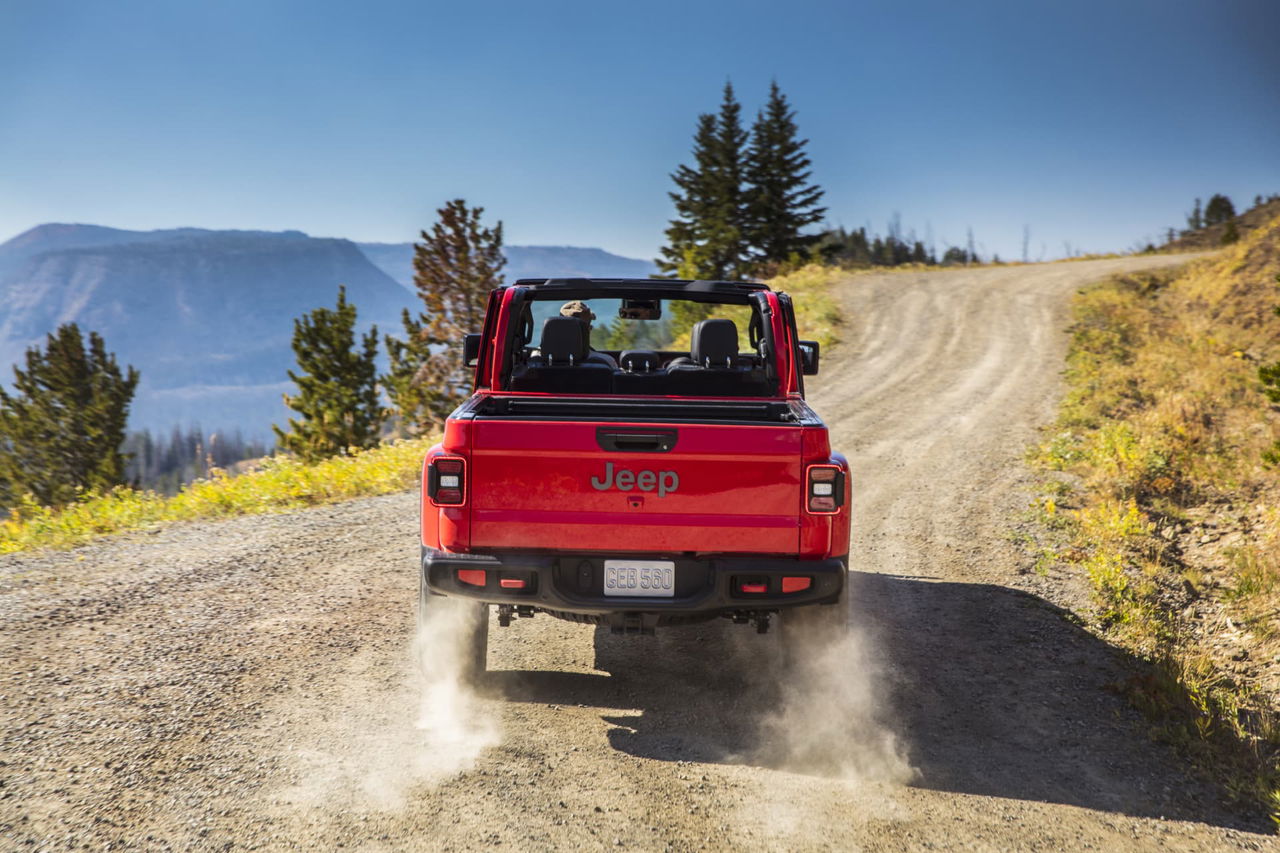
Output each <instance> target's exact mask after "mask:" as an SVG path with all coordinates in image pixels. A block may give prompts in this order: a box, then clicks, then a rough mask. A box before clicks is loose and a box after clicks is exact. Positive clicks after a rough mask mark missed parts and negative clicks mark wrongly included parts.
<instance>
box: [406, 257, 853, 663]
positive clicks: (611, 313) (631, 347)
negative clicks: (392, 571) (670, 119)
mask: <svg viewBox="0 0 1280 853" xmlns="http://www.w3.org/2000/svg"><path fill="white" fill-rule="evenodd" d="M593 321H594V322H593ZM462 357H463V358H464V359H465V362H466V364H467V365H468V366H471V365H474V367H475V380H474V393H473V394H472V395H471V396H470V397H469V398H468V399H467V400H466V401H465V402H464V403H463V404H462V405H461V406H459V407H458V408H457V409H456V410H455V411H454V412H453V413H452V414H451V415H450V416H449V418H448V420H447V422H446V424H445V428H444V436H443V440H442V441H441V442H440V443H439V444H437V445H435V446H434V447H432V448H431V450H430V451H429V452H428V454H427V457H426V459H425V461H424V465H423V470H422V514H421V529H422V561H421V575H420V585H419V612H420V614H421V617H422V618H427V617H428V616H429V615H430V613H431V612H432V609H433V608H441V607H446V606H453V607H465V608H467V609H468V611H469V612H471V613H473V614H474V618H473V619H471V625H472V627H471V628H470V629H468V630H469V634H468V638H467V643H468V648H469V665H470V666H472V667H473V668H475V669H479V670H483V668H484V660H485V655H486V649H487V642H488V641H487V637H488V624H489V614H490V612H491V609H496V615H497V622H498V624H499V625H500V626H503V627H506V626H508V625H510V624H511V622H512V619H513V617H527V616H533V615H534V614H537V613H545V614H549V615H551V616H554V617H558V618H562V619H568V620H572V621H575V622H584V623H590V624H597V625H607V626H609V627H610V628H611V629H612V630H613V631H615V632H619V633H652V632H653V631H654V629H655V628H656V627H658V626H667V625H683V624H690V623H696V622H700V621H704V620H708V619H714V618H720V617H724V618H727V619H730V620H732V621H733V622H735V623H739V624H748V623H749V624H753V625H755V626H756V629H757V630H758V631H759V632H760V633H764V632H766V631H767V630H768V629H769V626H770V621H771V619H773V618H775V617H776V618H777V619H778V620H779V621H780V622H781V624H782V627H783V633H784V634H786V633H787V631H788V629H789V626H790V625H803V624H817V625H819V626H823V627H824V628H830V629H831V630H835V629H836V628H837V627H838V626H839V625H840V624H842V623H843V615H842V614H843V610H844V608H843V607H840V606H839V604H840V602H842V600H843V596H844V590H845V584H846V574H847V563H848V552H849V520H850V495H851V485H850V478H849V475H848V470H849V469H848V463H847V462H846V460H845V458H844V457H843V456H841V455H840V454H838V453H833V452H832V450H831V446H830V443H829V441H828V436H827V429H826V426H825V425H824V424H823V422H822V420H821V419H820V418H819V417H818V416H817V414H815V413H814V411H813V410H812V409H811V408H809V406H808V405H807V404H806V403H805V400H804V376H806V375H812V374H814V373H817V370H818V357H819V348H818V345H817V343H815V342H812V341H801V340H799V338H798V335H797V330H796V321H795V312H794V309H793V306H792V302H791V299H790V297H789V296H788V295H787V294H786V293H783V292H774V291H771V290H770V289H769V288H768V287H767V286H766V285H763V284H757V283H750V282H724V281H675V280H648V279H548V280H542V279H538V280H531V279H522V280H520V281H517V282H515V283H514V284H513V285H510V286H504V287H499V288H497V289H496V290H494V291H493V292H492V293H491V294H490V295H489V300H488V307H487V310H486V313H485V318H484V327H483V330H482V331H481V332H480V333H479V334H473V335H467V336H466V340H465V341H464V342H463V356H462ZM450 599H454V600H455V602H457V601H460V602H462V603H461V604H458V603H450V601H449V600H450Z"/></svg>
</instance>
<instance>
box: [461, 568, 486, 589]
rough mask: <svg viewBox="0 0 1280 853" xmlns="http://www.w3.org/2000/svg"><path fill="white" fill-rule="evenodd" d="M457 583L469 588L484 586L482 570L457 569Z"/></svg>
mask: <svg viewBox="0 0 1280 853" xmlns="http://www.w3.org/2000/svg"><path fill="white" fill-rule="evenodd" d="M458 582H459V583H465V584H468V585H469V586H484V569H458Z"/></svg>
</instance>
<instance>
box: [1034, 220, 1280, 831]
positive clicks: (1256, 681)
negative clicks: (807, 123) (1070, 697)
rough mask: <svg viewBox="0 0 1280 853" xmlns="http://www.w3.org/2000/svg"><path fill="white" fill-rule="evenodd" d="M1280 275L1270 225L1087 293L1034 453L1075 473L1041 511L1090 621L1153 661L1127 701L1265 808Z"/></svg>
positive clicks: (1279, 240)
mask: <svg viewBox="0 0 1280 853" xmlns="http://www.w3.org/2000/svg"><path fill="white" fill-rule="evenodd" d="M1278 272H1280V219H1276V220H1274V221H1272V222H1271V223H1270V225H1268V226H1267V227H1265V228H1259V229H1258V230H1257V231H1255V232H1253V233H1252V234H1251V235H1250V236H1249V238H1248V239H1246V240H1245V241H1243V242H1242V243H1240V244H1238V245H1237V246H1234V247H1232V248H1230V249H1228V250H1226V251H1224V252H1222V253H1220V254H1219V255H1217V256H1215V257H1214V258H1211V259H1207V260H1203V261H1197V262H1193V263H1192V264H1191V265H1189V266H1188V267H1187V268H1185V269H1183V270H1181V271H1177V270H1175V271H1170V272H1165V273H1155V274H1140V275H1131V276H1120V277H1116V278H1114V279H1112V280H1110V281H1107V282H1104V283H1102V284H1101V285H1099V286H1096V287H1094V288H1091V289H1089V290H1087V291H1085V292H1083V293H1082V294H1081V295H1080V296H1078V297H1077V301H1076V306H1075V309H1076V324H1075V327H1074V341H1073V345H1072V349H1071V353H1070V356H1069V368H1068V379H1069V391H1068V395H1067V398H1066V400H1065V401H1064V403H1063V405H1062V409H1061V412H1060V415H1059V418H1058V423H1057V426H1056V428H1055V436H1054V437H1053V438H1052V439H1050V440H1049V441H1046V442H1045V443H1044V444H1043V445H1042V446H1041V447H1040V448H1039V449H1038V451H1037V452H1036V454H1035V455H1036V457H1037V459H1038V461H1039V462H1040V463H1041V464H1042V465H1044V466H1045V467H1046V468H1049V469H1053V470H1060V471H1068V472H1071V473H1073V474H1075V475H1076V477H1077V479H1076V480H1075V481H1074V482H1076V483H1078V484H1079V485H1078V486H1077V487H1074V488H1072V487H1069V486H1067V485H1065V484H1063V483H1059V484H1057V485H1056V486H1055V489H1054V490H1055V491H1056V492H1057V498H1056V499H1054V500H1052V502H1050V501H1046V502H1045V505H1044V507H1043V509H1045V510H1046V513H1049V512H1051V513H1052V514H1053V515H1054V516H1055V523H1056V524H1058V526H1059V527H1060V528H1064V529H1065V531H1066V534H1067V536H1068V537H1069V540H1070V541H1069V542H1068V543H1067V544H1066V545H1065V546H1064V547H1062V548H1060V549H1059V550H1060V553H1062V554H1063V555H1064V556H1063V559H1066V560H1068V561H1070V562H1074V563H1078V564H1080V565H1081V567H1082V568H1083V569H1084V571H1085V572H1086V573H1087V576H1088V577H1089V579H1090V581H1091V583H1092V585H1093V589H1094V592H1095V597H1096V599H1097V603H1098V618H1099V624H1100V626H1101V627H1102V629H1103V630H1105V631H1106V632H1107V633H1108V635H1109V636H1110V637H1111V638H1112V639H1113V640H1114V641H1116V642H1118V643H1120V644H1121V645H1123V646H1125V647H1126V648H1128V649H1129V650H1131V651H1133V652H1134V653H1136V654H1138V655H1140V656H1142V657H1144V658H1146V659H1148V660H1150V661H1151V662H1152V664H1153V668H1152V673H1153V674H1152V675H1151V676H1150V677H1149V678H1148V679H1146V680H1139V681H1137V682H1135V684H1134V685H1132V687H1133V690H1132V691H1131V692H1132V695H1133V696H1134V698H1135V699H1136V700H1137V701H1138V703H1139V704H1140V705H1142V706H1143V707H1144V708H1146V709H1147V710H1148V711H1150V712H1151V713H1152V714H1153V718H1154V719H1157V720H1158V721H1159V724H1160V726H1161V727H1162V728H1161V730H1162V731H1163V732H1164V733H1165V734H1166V735H1168V736H1169V737H1171V738H1172V739H1174V740H1178V741H1179V742H1181V743H1183V744H1184V745H1186V746H1188V747H1189V748H1190V749H1191V751H1192V753H1193V754H1195V755H1196V756H1198V758H1199V760H1201V762H1202V763H1204V764H1205V765H1206V766H1211V767H1214V768H1216V769H1217V771H1218V772H1219V774H1220V775H1222V776H1223V777H1224V779H1225V780H1226V781H1227V782H1228V784H1229V785H1230V786H1231V787H1232V788H1233V789H1234V790H1236V791H1237V792H1238V793H1240V794H1241V795H1242V796H1248V797H1252V798H1255V799H1257V800H1258V801H1260V802H1263V803H1264V804H1266V805H1267V806H1268V807H1269V808H1271V809H1272V810H1273V811H1275V810H1276V809H1277V807H1280V794H1277V791H1280V719H1278V718H1277V707H1276V706H1277V697H1280V662H1278V661H1277V653H1278V652H1280V623H1278V622H1277V620H1278V618H1280V534H1278V533H1277V523H1276V522H1277V511H1276V509H1275V507H1276V506H1277V503H1278V502H1280V478H1278V476H1277V472H1276V471H1275V470H1274V469H1270V468H1268V467H1267V466H1266V465H1265V464H1264V461H1263V453H1264V452H1265V451H1266V450H1267V449H1268V448H1269V447H1270V446H1271V445H1272V442H1274V441H1275V438H1276V436H1277V434H1280V417H1278V413H1277V411H1276V407H1274V406H1272V405H1271V403H1270V402H1269V401H1268V400H1267V399H1266V397H1265V396H1264V395H1263V394H1262V393H1261V386H1260V383H1259V379H1258V366H1259V364H1262V363H1267V362H1270V361H1275V360H1276V359H1277V358H1280V320H1277V318H1276V317H1275V315H1274V313H1273V310H1272V309H1273V308H1274V306H1275V305H1276V304H1280V290H1278V289H1277V287H1276V285H1275V283H1274V282H1275V276H1276V274H1277V273H1278ZM1050 504H1052V505H1050ZM1060 504H1062V505H1065V506H1067V510H1066V512H1063V511H1062V510H1061V508H1060ZM1063 519H1065V520H1066V523H1065V524H1063V523H1062V520H1063ZM1228 543H1229V544H1228ZM1223 626H1234V627H1233V628H1232V629H1231V631H1230V633H1229V636H1226V635H1224V630H1225V629H1224V628H1223ZM1243 662H1248V663H1247V664H1245V665H1242V663H1243ZM1255 664H1256V665H1255Z"/></svg>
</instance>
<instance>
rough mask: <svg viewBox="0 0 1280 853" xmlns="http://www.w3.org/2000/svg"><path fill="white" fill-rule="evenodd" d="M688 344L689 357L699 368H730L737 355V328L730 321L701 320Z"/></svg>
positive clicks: (694, 327)
mask: <svg viewBox="0 0 1280 853" xmlns="http://www.w3.org/2000/svg"><path fill="white" fill-rule="evenodd" d="M689 343H690V346H689V356H690V357H691V358H692V359H693V361H694V363H695V364H697V365H698V366H699V367H730V366H731V365H732V364H733V359H734V358H735V357H736V356H737V355H738V327H737V326H735V325H734V324H733V321H732V320H719V319H717V320H702V321H700V322H698V323H695V324H694V326H693V333H692V334H691V335H690V336H689Z"/></svg>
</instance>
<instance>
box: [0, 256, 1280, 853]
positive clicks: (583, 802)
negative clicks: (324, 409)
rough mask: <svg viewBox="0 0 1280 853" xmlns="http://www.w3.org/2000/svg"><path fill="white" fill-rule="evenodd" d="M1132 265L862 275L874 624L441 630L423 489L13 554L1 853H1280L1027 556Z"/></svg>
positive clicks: (861, 552)
mask: <svg viewBox="0 0 1280 853" xmlns="http://www.w3.org/2000/svg"><path fill="white" fill-rule="evenodd" d="M1176 260H1177V259H1163V258H1131V259H1120V260H1107V261H1090V262H1078V263H1062V264H1050V265H1043V266H1032V267H1012V268H998V269H982V270H972V271H970V270H957V271H951V272H934V273H923V274H911V273H903V274H886V275H875V276H859V277H856V278H852V279H850V280H849V282H848V283H847V285H845V286H844V287H843V288H842V291H841V298H842V299H843V300H844V302H845V304H846V307H847V311H848V315H849V318H850V325H849V327H848V328H847V329H846V331H845V335H844V337H845V343H844V344H843V346H841V347H839V348H837V349H836V350H835V351H833V352H830V353H827V354H826V357H825V358H824V364H823V374H822V375H821V376H820V377H816V378H814V379H812V380H811V387H810V399H811V400H812V401H813V403H814V405H815V407H816V408H817V409H818V411H819V412H820V413H821V414H822V415H823V416H824V417H825V418H826V420H827V422H828V423H829V424H830V425H831V426H832V429H833V440H834V443H835V444H836V446H837V447H840V448H842V449H843V450H844V451H845V452H846V453H847V454H848V456H849V458H850V460H851V463H852V467H853V472H854V476H855V478H856V479H855V486H854V488H855V512H856V516H855V522H854V526H855V547H854V551H853V567H854V568H855V569H856V570H857V572H858V573H857V574H856V575H855V577H854V583H853V593H854V594H853V601H852V605H851V606H852V611H853V612H852V618H853V619H854V621H855V624H856V625H857V626H858V627H857V630H856V631H855V632H854V633H853V635H852V636H851V637H850V638H849V640H848V641H847V642H844V643H842V644H840V645H839V646H837V647H835V648H827V649H820V648H814V649H812V651H811V654H809V655H807V656H805V657H804V659H803V660H802V661H800V662H799V663H798V664H796V665H794V666H787V665H786V664H785V663H784V658H783V657H782V656H781V655H779V654H778V649H777V636H776V633H771V634H769V635H765V636H758V635H756V634H755V633H754V631H752V630H751V629H749V628H748V627H745V626H733V625H729V624H714V625H709V626H704V627H699V628H694V629H685V630H669V631H666V632H660V633H659V635H658V636H656V637H644V638H634V637H628V638H622V637H613V636H611V635H609V634H608V633H607V631H600V630H597V629H594V628H591V627H588V626H580V625H571V624H567V623H563V622H559V621H557V620H553V619H551V618H548V617H546V616H539V617H536V618H534V619H531V620H519V621H517V622H516V624H514V625H513V626H512V627H510V628H508V629H498V628H497V626H496V621H495V622H494V624H493V626H492V627H491V632H492V639H491V644H490V653H489V667H490V670H491V672H490V673H489V674H488V675H487V676H486V677H485V679H484V681H483V683H482V684H481V685H480V687H479V689H478V691H474V692H473V691H470V690H467V689H463V688H460V687H458V686H457V685H456V684H455V683H454V682H453V681H452V680H451V679H450V678H449V672H448V670H449V665H448V661H449V660H450V657H449V655H448V647H449V644H450V641H451V635H450V633H449V632H448V631H447V626H444V625H435V626H433V627H432V628H431V629H430V630H429V631H428V632H426V633H425V634H424V635H423V636H419V637H417V638H415V630H414V624H415V620H414V613H413V611H414V601H415V596H416V584H417V581H416V576H415V570H416V566H415V561H416V557H417V545H416V541H415V539H416V536H415V532H416V523H417V510H416V500H417V498H416V495H414V494H402V495H393V496H388V497H381V498H374V499H368V500H360V501H352V502H350V503H346V504H341V505H336V506H330V507H323V508H318V509H313V510H308V511H304V512H298V513H292V514H289V515H278V516H259V517H253V518H242V519H235V520H230V521H224V522H211V523H196V524H186V525H180V526H174V527H169V528H167V529H164V530H161V531H159V532H153V533H146V534H136V535H127V536H120V537H115V538H113V539H109V540H104V541H102V542H100V543H99V544H95V545H91V546H88V547H84V548H80V549H77V550H75V551H71V552H64V553H40V554H29V555H21V556H11V557H6V558H4V559H3V560H0V632H2V633H0V849H3V850H6V851H7V850H44V849H49V850H55V849H56V850H61V849H73V848H84V849H95V850H104V849H147V850H163V849H181V850H188V849H199V850H205V849H208V850H227V849H244V848H248V849H255V848H257V849H285V848H287V849H301V850H313V849H334V848H339V847H342V848H355V849H364V850H406V849H422V850H427V849H430V850H470V849H477V848H486V847H498V848H508V849H518V850H552V849H598V848H609V849H614V848H618V847H621V848H637V849H644V850H662V849H672V850H697V849H703V848H706V849H713V850H716V849H728V848H733V849H740V850H818V849H833V850H902V849H930V848H933V849H947V850H957V849H961V850H1061V849H1095V850H1116V849H1135V850H1209V849H1228V850H1233V849H1245V850H1255V849H1256V850H1260V849H1271V848H1272V847H1273V846H1274V841H1273V838H1272V837H1271V836H1269V835H1267V834H1265V833H1266V830H1267V825H1266V822H1265V819H1263V818H1261V817H1260V816H1259V815H1256V814H1250V813H1245V812H1241V811H1239V810H1233V809H1232V808H1231V807H1230V806H1229V805H1228V804H1227V803H1228V801H1227V799H1226V798H1225V796H1224V795H1223V794H1222V792H1221V791H1219V790H1216V789H1215V788H1214V787H1212V786H1211V785H1208V784H1206V783H1205V782H1203V781H1200V780H1197V779H1195V778H1191V777H1189V776H1188V775H1186V773H1184V772H1183V771H1182V770H1181V769H1180V768H1179V765H1178V763H1177V761H1176V758H1175V756H1174V755H1172V754H1171V753H1170V752H1169V751H1168V750H1167V749H1165V748H1163V747H1161V746H1158V745H1156V744H1153V743H1152V742H1151V741H1150V740H1149V739H1148V738H1147V737H1146V735H1145V733H1144V727H1143V724H1142V721H1141V720H1140V719H1139V718H1138V717H1137V716H1136V715H1135V714H1134V713H1133V712H1131V711H1130V710H1129V709H1128V707H1127V706H1126V705H1125V703H1124V702H1123V701H1122V700H1121V699H1119V698H1117V696H1116V695H1115V694H1114V693H1113V692H1112V691H1111V690H1110V689H1109V685H1111V684H1114V683H1115V682H1117V681H1118V680H1120V679H1122V678H1123V677H1124V674H1125V661H1124V660H1123V658H1122V656H1121V655H1120V654H1119V653H1117V652H1116V651H1114V650H1113V649H1111V648H1109V647H1108V646H1106V645H1105V644H1103V643H1101V642H1099V641H1098V640H1097V639H1095V638H1094V637H1092V636H1091V635H1090V634H1088V633H1087V632H1085V631H1084V630H1082V629H1081V628H1079V627H1077V624H1076V623H1075V622H1073V621H1072V620H1071V619H1069V618H1067V616H1068V611H1067V609H1064V608H1070V607H1072V606H1079V605H1080V604H1081V603H1083V602H1084V601H1085V600H1086V598H1085V594H1084V591H1083V590H1082V588H1081V587H1080V585H1079V583H1078V581H1076V580H1075V579H1073V578H1071V577H1069V576H1062V577H1047V578H1046V577H1041V576H1039V575H1037V574H1035V573H1034V572H1031V571H1030V565H1029V559H1028V558H1027V557H1026V556H1025V555H1024V554H1023V553H1022V552H1021V551H1020V550H1019V549H1018V548H1017V547H1016V546H1015V545H1014V544H1012V542H1011V536H1010V532H1011V530H1012V528H1013V526H1014V525H1015V524H1016V519H1017V517H1018V515H1019V513H1020V512H1021V511H1022V510H1023V509H1024V508H1025V507H1026V505H1027V504H1028V502H1029V500H1030V497H1029V494H1028V492H1027V486H1028V481H1027V476H1026V474H1025V472H1024V469H1023V466H1022V462H1021V459H1022V454H1023V451H1024V448H1025V447H1026V446H1027V445H1028V444H1029V443H1030V442H1031V441H1033V440H1034V439H1035V437H1036V431H1035V427H1036V425H1037V424H1042V423H1045V422H1047V421H1049V420H1050V418H1051V417H1052V414H1053V410H1054V405H1055V402H1056V400H1057V397H1058V395H1059V393H1060V390H1061V389H1060V383H1059V378H1058V377H1059V371H1060V369H1061V365H1062V355H1063V351H1064V347H1065V335H1064V331H1063V330H1064V328H1065V326H1066V324H1067V318H1066V303H1067V300H1068V297H1069V296H1070V294H1071V293H1072V292H1073V291H1074V290H1075V289H1077V288H1079V287H1080V286H1082V285H1084V284H1086V283H1088V282H1089V281H1091V280H1095V279H1097V278H1099V277H1101V276H1103V275H1105V274H1107V273H1110V272H1114V271H1118V270H1126V269H1136V268H1141V267H1149V266H1155V265H1161V264H1165V263H1170V262H1175V261H1176Z"/></svg>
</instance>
